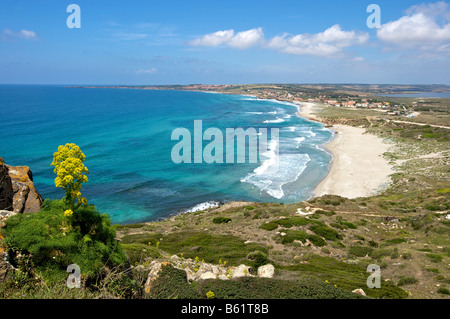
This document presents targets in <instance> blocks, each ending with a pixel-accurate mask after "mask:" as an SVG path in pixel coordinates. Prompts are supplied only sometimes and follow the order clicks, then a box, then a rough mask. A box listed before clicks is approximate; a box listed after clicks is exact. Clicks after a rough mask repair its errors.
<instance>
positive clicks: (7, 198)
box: [0, 157, 14, 210]
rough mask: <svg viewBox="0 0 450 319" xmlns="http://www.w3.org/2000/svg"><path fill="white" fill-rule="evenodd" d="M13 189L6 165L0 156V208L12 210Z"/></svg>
mask: <svg viewBox="0 0 450 319" xmlns="http://www.w3.org/2000/svg"><path fill="white" fill-rule="evenodd" d="M13 197H14V191H13V187H12V182H11V177H10V176H9V170H8V167H7V166H6V165H5V163H4V162H3V158H2V157H0V210H13Z"/></svg>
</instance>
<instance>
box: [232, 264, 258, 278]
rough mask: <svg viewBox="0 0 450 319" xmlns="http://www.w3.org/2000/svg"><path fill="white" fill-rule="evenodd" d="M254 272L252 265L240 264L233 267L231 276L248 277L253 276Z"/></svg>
mask: <svg viewBox="0 0 450 319" xmlns="http://www.w3.org/2000/svg"><path fill="white" fill-rule="evenodd" d="M253 272H254V271H253V268H252V267H250V266H246V265H239V266H238V267H236V268H233V269H232V271H231V276H232V277H233V278H239V277H247V276H251V274H252V273H253Z"/></svg>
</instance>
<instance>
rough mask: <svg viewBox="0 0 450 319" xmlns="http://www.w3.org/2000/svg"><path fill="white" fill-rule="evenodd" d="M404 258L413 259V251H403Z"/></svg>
mask: <svg viewBox="0 0 450 319" xmlns="http://www.w3.org/2000/svg"><path fill="white" fill-rule="evenodd" d="M402 258H403V259H411V258H412V254H411V253H403V254H402Z"/></svg>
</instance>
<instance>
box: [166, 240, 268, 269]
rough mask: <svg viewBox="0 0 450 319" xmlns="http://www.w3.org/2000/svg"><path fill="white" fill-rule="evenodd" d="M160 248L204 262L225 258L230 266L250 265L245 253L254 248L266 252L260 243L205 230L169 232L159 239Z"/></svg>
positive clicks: (216, 261)
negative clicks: (246, 241)
mask: <svg viewBox="0 0 450 319" xmlns="http://www.w3.org/2000/svg"><path fill="white" fill-rule="evenodd" d="M160 248H161V249H162V250H164V251H166V252H168V253H171V254H180V253H183V255H184V257H186V258H195V257H197V256H198V257H200V259H204V260H205V261H206V262H210V263H218V261H219V260H224V261H225V260H226V261H227V264H228V265H230V266H233V265H234V266H238V265H240V264H248V265H251V262H250V261H249V260H248V259H247V255H248V254H249V253H251V252H253V251H255V250H258V251H261V252H263V253H265V254H267V252H268V251H267V248H266V247H265V246H263V245H261V244H255V243H249V244H245V241H244V240H242V239H241V238H239V237H236V236H231V235H213V234H210V233H205V232H189V231H187V232H177V233H170V234H168V235H166V236H164V237H163V239H162V240H161V246H160Z"/></svg>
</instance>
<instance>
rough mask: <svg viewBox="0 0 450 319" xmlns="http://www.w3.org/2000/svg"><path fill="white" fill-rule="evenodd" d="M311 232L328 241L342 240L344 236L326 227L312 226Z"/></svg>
mask: <svg viewBox="0 0 450 319" xmlns="http://www.w3.org/2000/svg"><path fill="white" fill-rule="evenodd" d="M309 230H311V231H312V232H314V233H315V234H316V235H319V236H321V237H323V238H325V239H326V240H332V241H334V240H338V239H342V236H341V235H340V234H339V233H338V232H337V231H335V230H334V229H332V228H330V227H328V226H325V225H312V226H310V227H309Z"/></svg>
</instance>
